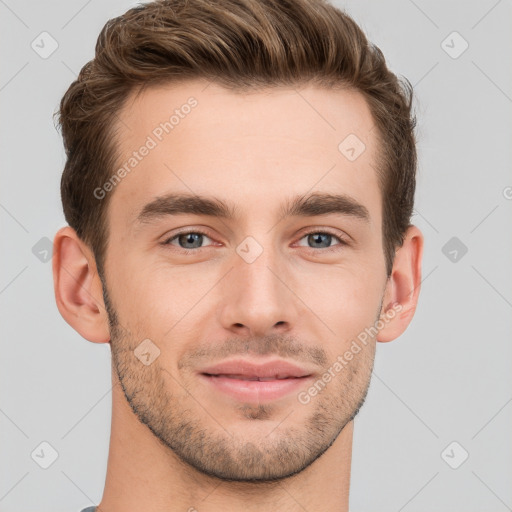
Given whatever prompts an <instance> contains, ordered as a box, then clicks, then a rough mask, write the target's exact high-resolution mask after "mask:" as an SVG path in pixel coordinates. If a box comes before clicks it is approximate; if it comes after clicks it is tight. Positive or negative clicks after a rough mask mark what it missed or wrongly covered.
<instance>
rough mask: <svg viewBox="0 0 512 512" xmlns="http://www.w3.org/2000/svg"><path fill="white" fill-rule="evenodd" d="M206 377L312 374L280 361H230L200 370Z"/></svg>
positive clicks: (280, 376) (283, 376)
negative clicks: (262, 362)
mask: <svg viewBox="0 0 512 512" xmlns="http://www.w3.org/2000/svg"><path fill="white" fill-rule="evenodd" d="M200 373H203V374H208V375H237V376H238V375H240V376H242V377H246V378H251V377H252V378H254V377H260V378H271V377H275V378H281V379H285V378H289V377H296V378H298V377H309V376H310V375H311V374H312V373H313V372H312V371H310V370H308V369H306V368H301V367H299V366H297V365H295V364H293V363H290V362H288V361H284V360H282V359H274V360H273V361H269V362H267V363H264V364H258V363H255V362H251V361H248V360H246V359H232V360H230V361H224V362H222V363H219V364H216V365H213V366H209V367H207V368H203V369H201V370H200Z"/></svg>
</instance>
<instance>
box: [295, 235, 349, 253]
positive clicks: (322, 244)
mask: <svg viewBox="0 0 512 512" xmlns="http://www.w3.org/2000/svg"><path fill="white" fill-rule="evenodd" d="M304 239H307V242H306V243H307V244H312V246H309V245H308V248H309V249H324V250H327V251H330V250H338V249H339V248H340V247H339V246H345V245H348V244H347V242H346V241H345V240H343V238H341V237H339V236H337V235H334V234H333V233H329V232H328V231H310V232H309V233H306V234H305V235H304V236H303V237H302V238H301V239H300V240H304ZM333 239H334V240H337V241H338V242H339V243H338V244H335V245H332V244H331V242H332V241H333ZM299 245H302V244H299Z"/></svg>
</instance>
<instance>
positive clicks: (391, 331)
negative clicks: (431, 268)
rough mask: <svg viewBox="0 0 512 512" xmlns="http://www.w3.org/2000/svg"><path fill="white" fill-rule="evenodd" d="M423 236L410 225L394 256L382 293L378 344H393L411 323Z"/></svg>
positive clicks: (416, 291) (415, 301)
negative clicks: (381, 326)
mask: <svg viewBox="0 0 512 512" xmlns="http://www.w3.org/2000/svg"><path fill="white" fill-rule="evenodd" d="M422 257H423V234H422V233H421V231H420V230H419V229H418V228H417V227H416V226H409V228H408V229H407V231H406V234H405V239H404V243H403V244H402V246H401V247H399V248H398V249H397V251H396V253H395V260H394V262H393V269H392V271H391V275H390V276H389V278H388V281H387V284H386V289H385V292H384V300H383V308H382V311H381V320H382V323H383V324H384V327H383V328H382V329H380V330H379V334H378V335H377V341H381V342H387V341H392V340H394V339H396V338H398V336H400V335H401V334H402V333H403V332H404V331H405V329H407V326H408V325H409V323H410V322H411V320H412V317H413V316H414V312H415V311H416V306H417V304H418V296H419V293H420V284H421V260H422Z"/></svg>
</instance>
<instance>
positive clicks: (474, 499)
mask: <svg viewBox="0 0 512 512" xmlns="http://www.w3.org/2000/svg"><path fill="white" fill-rule="evenodd" d="M336 4H337V5H338V6H341V7H344V8H345V9H346V10H347V11H348V12H349V14H351V15H352V16H353V17H354V18H355V20H356V21H357V22H358V23H359V24H360V25H361V27H362V28H363V29H364V30H365V31H366V33H367V34H368V36H369V38H370V39H371V40H372V41H373V42H375V43H376V44H377V45H378V46H379V47H380V48H381V49H382V51H383V52H384V54H385V56H386V58H387V60H388V63H389V66H390V67H391V68H392V69H393V70H394V71H395V72H396V73H398V74H401V75H404V76H406V77H407V78H408V79H409V80H410V81H411V83H412V84H413V85H414V88H415V91H416V95H417V99H416V111H417V115H418V118H419V124H418V130H417V134H418V139H419V141H418V150H419V157H420V168H419V177H418V192H417V200H416V201H417V203H416V214H415V217H414V222H415V224H416V225H418V226H419V227H420V228H421V229H422V230H423V232H424V235H425V242H426V247H425V255H424V266H423V268H424V274H423V276H424V280H423V284H422V292H421V297H420V302H419V307H418V310H417V313H416V316H415V318H414V320H413V322H412V324H411V326H410V327H409V329H408V330H407V331H406V333H405V334H404V335H403V336H402V337H401V338H399V339H398V340H395V341H393V342H391V343H387V344H378V347H377V357H376V363H375V371H374V375H373V378H372V382H371V385H370V391H369V394H368V398H367V401H366V404H365V405H364V407H363V408H362V410H361V412H360V413H359V415H358V416H357V418H356V420H355V437H354V448H353V462H352V479H351V500H350V502H351V507H350V508H351V511H352V512H363V511H364V512H366V511H377V510H378V511H380V512H387V511H393V512H400V511H402V510H403V511H405V512H412V511H418V512H420V511H433V510H435V511H463V510H464V511H475V512H476V511H482V512H483V511H485V512H490V511H496V512H500V511H506V510H512V486H511V482H512V457H511V455H512V436H511V435H510V432H511V425H512V404H511V401H512V386H511V382H512V372H511V371H510V362H511V353H512V344H511V331H512V325H511V314H510V313H511V309H512V291H511V290H512V288H511V286H510V284H511V280H512V279H511V277H512V270H511V264H510V263H511V261H512V258H511V256H512V244H511V236H510V228H511V220H512V217H511V212H512V200H511V199H510V198H511V197H512V188H511V187H512V175H511V173H510V165H511V163H512V158H511V152H512V150H511V146H512V144H511V143H512V136H511V135H512V133H511V132H512V122H511V116H510V114H511V110H512V109H511V107H512V76H511V75H512V73H511V71H512V60H511V58H510V33H511V29H512V3H511V2H510V1H505V0H502V1H496V0H485V1H478V2H477V1H472V2H467V1H463V0H457V1H451V2H444V1H435V2H434V1H430V2H427V1H425V0H423V1H420V0H415V1H412V0H400V1H399V0H396V1H395V0H393V1H386V2H382V1H377V0H372V1H362V0H359V1H355V0H353V1H344V2H337V3H336ZM133 5H135V2H130V1H127V0H115V1H114V0H109V1H103V2H100V1H98V0H89V1H87V2H84V1H83V0H72V1H67V2H56V1H46V2H35V1H33V2H19V1H18V2H15V1H12V0H10V1H7V0H6V1H4V0H0V27H1V31H0V32H1V38H2V39H1V41H2V42H1V45H0V52H1V62H2V67H1V76H0V102H1V109H2V110H1V111H2V116H1V120H0V130H1V132H0V133H1V136H0V143H1V158H2V168H1V169H2V187H1V190H0V222H1V229H2V233H3V236H2V239H3V240H4V243H3V251H2V266H1V276H0V314H1V321H2V324H1V325H2V347H1V354H2V357H1V358H0V397H1V402H0V435H1V445H0V472H1V473H0V511H9V512H21V511H29V510H38V511H50V510H51V511H53V512H59V511H62V512H64V511H79V510H80V509H81V508H82V507H85V506H87V505H90V504H93V503H94V504H97V503H98V502H99V501H100V499H101V496H102V491H103V485H104V478H105V472H106V460H107V451H108V438H109V434H110V414H111V402H110V401H111V393H110V388H111V384H110V351H109V348H108V346H107V345H98V344H92V343H88V342H87V341H85V340H84V339H82V338H81V337H80V336H79V335H78V334H77V333H76V332H75V331H74V330H73V329H72V328H71V327H69V326H68V325H67V324H66V323H65V322H64V321H63V319H62V318H61V317H60V315H59V312H58V310H57V308H56V306H55V303H54V298H53V282H52V276H51V261H46V262H45V261H41V259H42V260H44V259H45V252H44V251H45V248H46V245H45V244H48V240H45V237H46V238H48V239H50V240H51V239H53V235H54V233H55V231H56V230H57V229H58V228H59V227H61V226H62V225H64V220H63V216H62V212H61V205H60V197H59V179H60V174H61V172H62V168H63V164H64V151H63V148H62V141H61V138H60V135H59V133H58V132H57V131H56V129H55V128H54V125H53V120H52V114H53V112H54V110H55V109H56V108H57V106H58V103H59V100H60V98H61V96H62V95H63V93H64V92H65V90H66V89H67V87H68V86H69V84H70V83H71V81H72V80H73V79H74V78H75V75H76V74H77V73H78V71H79V70H80V68H81V67H82V66H83V65H84V64H85V62H86V61H88V60H89V59H90V58H92V57H93V50H94V45H95V42H96V37H97V35H98V33H99V31H100V29H101V28H102V26H103V25H104V23H105V22H106V21H107V19H109V18H111V17H113V16H117V15H119V14H121V13H122V12H124V11H125V10H126V9H127V8H129V7H131V6H133ZM43 31H46V32H48V33H49V34H51V36H52V37H53V38H54V39H55V40H56V41H57V43H58V48H57V50H56V51H55V52H54V53H53V54H52V55H51V56H49V57H48V58H45V59H43V58H41V57H40V55H39V54H37V53H36V52H35V51H34V50H33V49H32V47H31V43H32V41H34V40H36V42H37V41H40V39H37V38H38V36H39V34H41V32H43ZM453 31H457V32H458V33H459V34H460V35H461V36H462V38H464V40H466V41H467V43H468V44H469V47H468V48H467V50H466V51H465V52H464V53H462V54H461V55H459V56H458V57H457V58H453V54H454V53H458V52H459V51H460V50H461V49H462V48H463V46H462V45H463V41H462V40H461V39H460V38H458V36H453V35H452V36H450V34H452V32H453ZM448 36H450V37H448ZM447 37H448V39H446V38H447ZM444 40H446V42H445V43H443V41H444ZM40 44H41V43H40ZM449 47H451V49H450V48H449ZM45 48H46V49H48V48H49V42H48V40H47V44H46V46H45ZM445 50H448V51H449V52H452V56H450V55H449V54H448V53H447V52H446V51H445ZM452 237H456V238H457V240H455V241H453V240H452V241H451V242H450V243H449V244H448V246H446V244H447V243H448V242H449V240H450V239H452ZM41 239H43V240H41ZM462 244H463V245H462ZM34 247H35V249H34ZM464 247H466V248H467V253H466V254H463V249H464ZM453 251H456V253H455V252H453ZM455 257H456V259H455V261H453V260H454V258H455ZM46 259H48V256H47V258H46ZM43 441H46V442H48V443H50V445H51V446H52V447H53V448H54V449H55V450H56V451H57V452H58V458H57V460H56V461H55V462H54V463H53V464H52V465H51V466H50V467H49V468H48V469H42V468H41V467H40V466H39V465H38V464H37V463H36V462H35V461H34V460H33V458H32V457H31V453H33V451H34V450H35V449H36V448H38V447H39V446H40V443H41V442H43ZM453 441H456V442H457V443H458V445H456V446H455V448H453V445H452V447H451V448H450V449H448V451H447V452H444V450H445V448H446V447H447V446H448V445H450V443H452V442H453ZM452 448H453V450H452ZM463 450H465V451H467V452H468V453H469V458H468V459H467V460H466V461H465V462H464V463H463V464H461V465H460V466H459V467H458V468H457V469H453V468H452V467H450V466H449V465H448V464H447V461H449V462H450V463H451V464H452V465H455V466H456V465H458V464H460V462H461V460H462V457H461V456H462V454H463V453H464V452H463ZM443 452H444V453H445V455H444V457H443V456H442V453H443ZM48 453H49V452H48V450H47V451H46V454H48ZM311 512H313V511H311Z"/></svg>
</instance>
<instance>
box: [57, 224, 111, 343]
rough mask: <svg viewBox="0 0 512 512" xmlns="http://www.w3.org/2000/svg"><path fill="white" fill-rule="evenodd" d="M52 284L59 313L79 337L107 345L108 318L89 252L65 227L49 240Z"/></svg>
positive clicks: (97, 276) (72, 231) (73, 233)
mask: <svg viewBox="0 0 512 512" xmlns="http://www.w3.org/2000/svg"><path fill="white" fill-rule="evenodd" d="M52 260H53V284H54V291H55V300H56V302H57V307H58V308H59V311H60V314H61V315H62V317H63V318H64V320H66V322H67V323H68V324H69V325H71V327H73V329H75V331H77V332H78V333H79V334H80V335H81V336H83V337H84V338H85V339H87V340H89V341H93V342H95V343H108V342H109V341H110V332H109V324H108V315H107V312H106V310H105V304H104V303H103V287H102V284H101V280H100V278H99V275H98V271H97V268H96V261H95V258H94V255H93V253H92V251H91V250H90V249H89V248H88V247H87V246H86V245H85V244H84V243H83V242H82V241H81V240H80V239H79V238H78V235H77V234H76V232H75V230H74V229H72V228H71V227H69V226H66V227H64V228H62V229H60V230H59V231H58V232H57V234H56V235H55V238H54V241H53V258H52Z"/></svg>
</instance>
